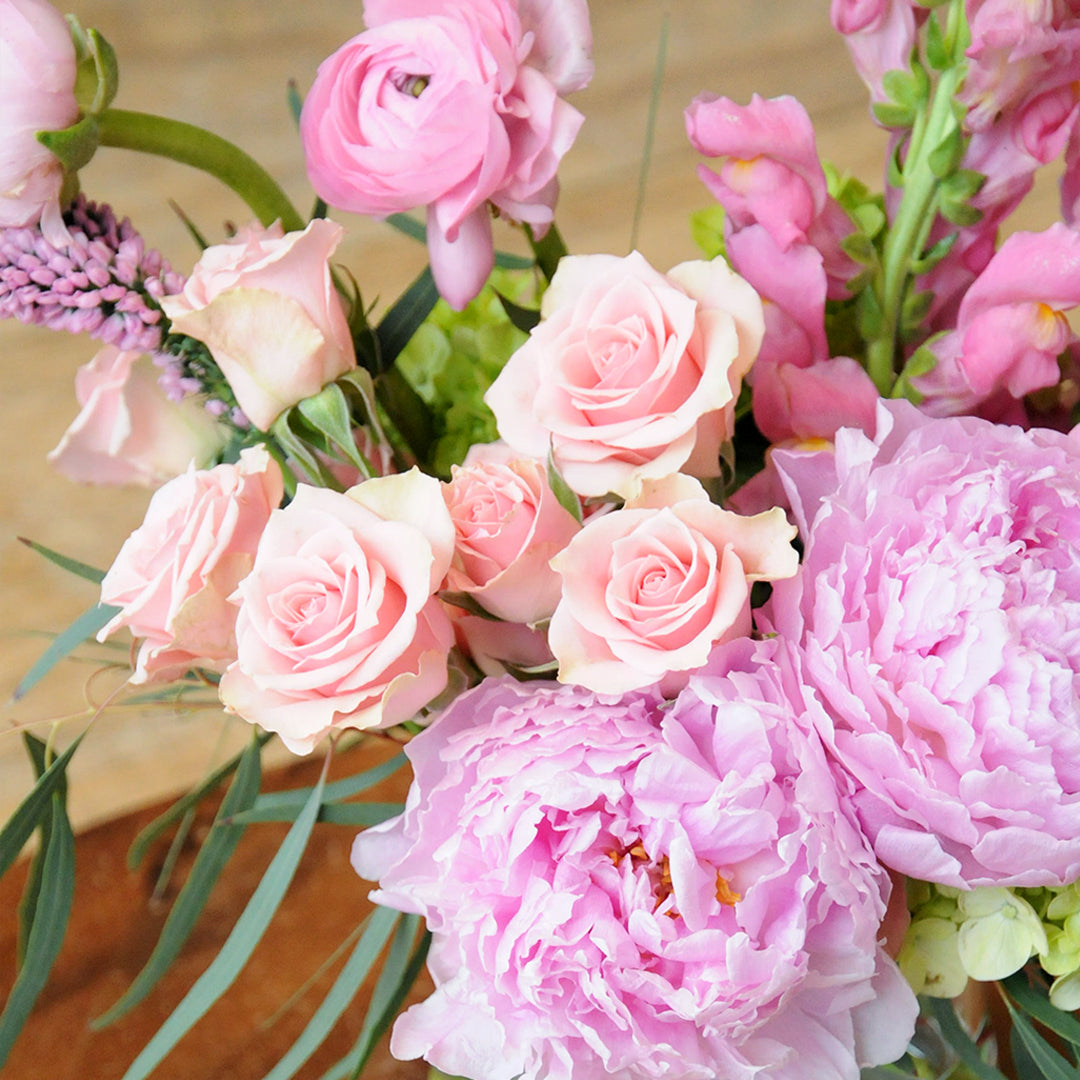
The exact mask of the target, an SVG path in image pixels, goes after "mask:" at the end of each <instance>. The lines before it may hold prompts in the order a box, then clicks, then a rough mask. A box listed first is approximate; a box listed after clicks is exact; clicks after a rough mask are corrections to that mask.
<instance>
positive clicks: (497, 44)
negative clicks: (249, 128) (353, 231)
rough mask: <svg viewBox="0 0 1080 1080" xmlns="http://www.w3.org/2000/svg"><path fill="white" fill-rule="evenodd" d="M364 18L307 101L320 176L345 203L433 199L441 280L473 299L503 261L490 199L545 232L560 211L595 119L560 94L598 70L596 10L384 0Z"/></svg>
mask: <svg viewBox="0 0 1080 1080" xmlns="http://www.w3.org/2000/svg"><path fill="white" fill-rule="evenodd" d="M365 16H366V19H367V23H368V26H369V27H370V29H368V30H366V31H365V32H364V33H362V34H359V35H358V36H356V37H354V38H353V39H352V40H350V41H348V42H346V43H345V44H344V45H343V46H342V47H341V48H340V49H339V50H338V51H337V52H336V53H334V54H333V55H332V56H331V57H329V58H328V59H327V60H325V61H324V62H323V63H322V65H321V66H320V67H319V72H318V75H317V76H316V79H315V82H314V84H313V86H312V88H311V91H310V93H309V94H308V96H307V99H306V101H305V102H304V111H303V114H302V116H301V121H300V133H301V137H302V139H303V142H304V153H305V155H306V158H307V168H308V176H309V177H310V179H311V182H312V185H313V186H314V187H315V190H316V191H318V192H319V194H320V195H321V196H322V197H323V198H324V199H325V200H326V201H327V202H328V203H330V205H331V206H336V207H340V208H341V209H343V210H351V211H354V212H356V213H362V214H371V215H373V216H376V217H385V216H386V215H387V214H392V213H397V212H400V211H405V210H411V209H413V208H415V207H421V206H426V207H427V211H428V214H427V228H428V247H429V251H430V255H431V268H432V273H433V274H434V277H435V283H436V285H437V286H438V288H439V292H440V293H441V294H442V295H443V297H444V298H445V299H446V300H447V301H448V302H449V303H450V304H451V305H452V306H453V307H455V308H458V309H460V308H462V307H464V306H465V304H467V303H468V302H469V300H471V299H472V298H473V297H474V296H475V295H476V293H477V292H479V290H480V288H481V287H482V286H483V284H484V282H485V281H486V280H487V277H488V274H490V272H491V268H492V265H493V260H494V249H493V246H492V237H491V222H490V213H489V209H488V205H487V204H488V203H489V202H490V203H491V204H493V205H494V206H495V207H497V208H498V210H499V211H501V212H502V213H504V214H506V215H507V216H508V217H510V218H513V219H514V220H517V221H525V222H528V223H529V224H531V225H533V226H536V227H537V230H538V231H540V232H542V231H543V230H544V229H545V228H546V227H547V226H548V225H550V223H551V221H552V219H553V207H554V202H555V197H556V194H557V191H558V182H557V180H556V171H557V169H558V166H559V162H560V161H561V159H562V157H563V155H564V154H565V153H566V152H567V150H569V149H570V146H571V145H572V144H573V141H574V138H575V137H576V135H577V132H578V128H579V127H580V126H581V122H582V117H581V114H580V113H578V112H577V110H575V109H574V108H572V107H571V106H570V105H568V104H567V103H566V102H565V101H564V100H563V99H562V97H560V96H559V95H560V93H561V92H563V91H564V90H569V89H574V88H577V87H579V86H581V85H583V84H584V82H586V81H587V80H588V76H589V74H591V65H590V64H589V62H588V59H587V54H588V49H589V44H590V39H589V30H588V17H587V8H586V6H585V4H584V3H583V2H582V0H577V2H573V0H562V2H560V3H558V4H554V5H547V6H546V7H545V6H544V5H540V4H537V3H535V2H529V3H521V4H520V5H519V4H518V3H515V2H514V0H483V2H479V3H477V2H469V3H466V2H465V0H376V2H369V3H368V4H366V5H365ZM531 21H535V28H534V26H532V25H530V22H531Z"/></svg>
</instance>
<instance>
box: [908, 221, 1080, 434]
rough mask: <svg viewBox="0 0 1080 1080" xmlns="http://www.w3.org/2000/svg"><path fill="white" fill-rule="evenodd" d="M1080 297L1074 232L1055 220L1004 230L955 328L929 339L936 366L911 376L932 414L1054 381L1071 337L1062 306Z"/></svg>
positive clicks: (1079, 250) (1079, 239)
mask: <svg viewBox="0 0 1080 1080" xmlns="http://www.w3.org/2000/svg"><path fill="white" fill-rule="evenodd" d="M1077 304H1080V232H1077V231H1075V230H1074V229H1071V228H1069V227H1068V226H1066V225H1063V224H1061V223H1058V224H1055V225H1052V226H1051V227H1050V228H1049V229H1046V230H1045V231H1044V232H1041V233H1028V232H1020V233H1014V234H1013V235H1012V236H1010V237H1009V238H1008V239H1007V240H1006V241H1005V243H1004V244H1002V246H1001V249H1000V250H999V251H998V253H997V254H996V255H995V256H994V257H993V258H992V259H991V260H990V262H989V263H988V264H987V266H986V269H985V270H983V272H982V273H981V274H980V275H979V277H978V278H977V279H976V280H975V282H974V284H973V285H972V286H971V287H970V288H969V289H968V290H967V292H966V293H965V294H964V298H963V300H962V301H961V303H960V308H959V312H958V315H957V320H956V328H955V329H954V330H952V331H951V332H949V333H947V334H946V335H945V336H944V337H942V338H940V339H938V340H937V341H935V342H933V344H932V345H931V348H932V349H933V352H934V353H935V355H936V356H937V358H938V363H937V366H936V367H935V368H934V370H933V371H931V372H930V373H929V374H928V375H925V376H922V377H920V378H918V379H916V380H914V385H915V387H916V389H917V390H918V391H919V392H920V393H922V394H924V395H926V398H927V400H926V401H925V402H924V404H923V407H924V409H925V410H926V411H927V412H930V413H932V414H934V415H951V414H956V413H964V412H971V411H973V410H974V409H976V408H980V407H988V408H991V409H994V408H1000V406H1001V404H1002V399H1012V400H1017V399H1020V398H1022V397H1023V396H1024V395H1025V394H1028V393H1031V391H1033V390H1039V389H1041V388H1043V387H1048V386H1053V385H1054V384H1055V383H1057V381H1058V379H1059V375H1060V371H1059V368H1058V357H1059V356H1060V355H1061V354H1062V353H1064V352H1065V351H1066V349H1067V348H1068V347H1069V346H1070V345H1071V344H1072V343H1074V342H1075V341H1076V336H1075V334H1073V332H1072V330H1071V329H1070V328H1069V324H1068V322H1067V320H1066V318H1065V314H1064V312H1065V311H1067V310H1068V309H1070V308H1073V307H1075V306H1076V305H1077Z"/></svg>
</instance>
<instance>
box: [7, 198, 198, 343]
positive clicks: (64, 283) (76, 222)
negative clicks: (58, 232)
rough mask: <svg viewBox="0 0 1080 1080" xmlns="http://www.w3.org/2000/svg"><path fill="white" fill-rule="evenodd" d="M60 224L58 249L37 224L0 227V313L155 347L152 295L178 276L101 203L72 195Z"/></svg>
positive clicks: (158, 314) (177, 286) (157, 332)
mask: <svg viewBox="0 0 1080 1080" xmlns="http://www.w3.org/2000/svg"><path fill="white" fill-rule="evenodd" d="M64 224H65V225H66V226H67V228H68V232H69V233H70V234H71V243H70V244H67V245H65V246H64V247H56V246H54V245H53V244H51V243H49V241H47V240H46V239H45V237H44V236H43V235H42V232H41V229H40V228H39V227H28V228H8V229H3V230H0V318H14V319H18V320H19V321H20V322H24V323H30V324H34V325H39V326H47V327H49V328H50V329H52V330H67V331H69V332H70V333H73V334H79V333H87V334H89V335H90V336H91V337H94V338H97V339H99V340H100V341H104V342H105V343H106V344H108V345H114V346H116V347H117V348H118V349H123V350H131V351H140V352H154V351H155V350H157V349H158V348H160V346H161V341H162V337H163V333H162V326H161V323H162V321H163V318H164V316H163V314H162V311H161V309H160V308H159V307H158V303H157V301H158V300H159V299H160V298H161V297H162V296H164V295H167V294H171V293H178V292H180V290H181V289H182V288H183V286H184V279H183V277H182V276H181V275H180V274H177V273H174V272H173V270H172V268H171V267H170V266H169V264H168V262H167V261H166V260H165V259H164V258H163V257H162V255H161V254H160V253H159V252H157V251H154V250H152V249H148V248H147V247H146V244H145V242H144V241H143V238H142V237H141V236H140V235H139V234H138V233H137V232H136V231H135V229H134V228H133V227H132V225H131V222H130V221H128V219H127V218H124V220H123V221H121V222H119V223H117V220H116V215H115V214H114V213H113V211H112V209H111V208H110V207H108V206H106V205H105V204H104V203H102V204H101V205H98V204H97V203H93V202H90V201H88V200H87V199H86V198H85V197H84V196H82V195H80V196H79V197H78V198H77V199H76V200H75V202H74V203H73V204H72V205H71V206H70V207H69V208H68V209H67V210H66V211H65V213H64Z"/></svg>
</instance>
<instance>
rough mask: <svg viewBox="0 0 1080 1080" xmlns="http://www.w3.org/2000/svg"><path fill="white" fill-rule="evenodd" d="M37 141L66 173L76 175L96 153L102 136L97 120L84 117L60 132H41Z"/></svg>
mask: <svg viewBox="0 0 1080 1080" xmlns="http://www.w3.org/2000/svg"><path fill="white" fill-rule="evenodd" d="M37 141H38V142H39V143H41V145H42V146H44V147H45V149H46V150H48V151H49V153H50V154H52V155H53V157H55V158H56V159H57V160H58V161H59V162H60V164H61V165H63V167H64V171H65V172H68V173H76V172H78V171H79V170H80V169H81V168H82V167H83V166H84V165H86V164H87V163H88V162H89V161H90V159H91V158H92V157H93V156H94V154H95V153H96V151H97V148H98V145H99V143H100V141H101V134H100V131H99V129H98V122H97V120H96V119H94V117H93V116H84V117H83V118H82V119H81V120H77V121H76V122H75V123H74V124H72V125H71V127H66V128H62V129H61V130H60V131H39V132H38V133H37Z"/></svg>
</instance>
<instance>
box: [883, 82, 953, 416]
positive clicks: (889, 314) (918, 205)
mask: <svg viewBox="0 0 1080 1080" xmlns="http://www.w3.org/2000/svg"><path fill="white" fill-rule="evenodd" d="M963 74H964V73H963V71H962V69H960V68H950V69H949V70H948V71H946V72H944V73H943V74H942V76H941V79H940V81H939V82H938V84H937V86H936V87H935V89H934V92H933V96H932V98H931V100H930V107H929V109H928V110H927V111H926V112H925V113H922V114H920V115H919V116H918V117H917V118H916V120H915V124H914V126H913V128H912V131H911V138H910V141H909V143H908V149H907V155H906V157H905V159H904V187H903V193H902V195H901V199H900V205H899V207H898V208H897V211H896V216H895V218H894V219H893V222H892V226H891V227H890V229H889V232H888V235H887V236H886V238H885V249H884V251H883V253H882V259H881V266H882V269H881V276H880V278H879V281H878V282H876V283H875V291H876V292H877V293H878V300H879V303H880V307H881V316H882V326H881V332H880V333H879V334H878V335H877V336H876V337H875V339H874V340H873V341H871V342H870V343H869V345H868V347H867V354H866V361H867V363H866V366H867V370H868V371H869V373H870V377H871V378H872V379H873V380H874V384H875V385H876V386H877V388H878V391H879V392H880V393H881V394H883V395H888V393H889V391H890V390H891V389H892V385H893V380H894V379H895V377H896V370H895V368H894V366H893V364H894V360H895V357H896V347H897V338H898V330H899V325H900V311H901V307H902V305H903V302H904V295H905V293H906V291H907V287H908V284H909V280H910V278H911V263H912V260H913V259H915V258H917V257H918V256H919V255H920V254H921V252H922V248H923V246H924V245H925V243H926V238H927V236H928V235H929V232H930V229H931V227H932V226H933V223H934V217H935V214H936V202H937V199H938V194H939V191H940V184H941V181H940V180H939V179H938V177H936V176H935V175H934V173H933V171H932V170H931V168H930V161H929V158H930V154H931V152H932V151H933V149H934V148H935V147H936V146H937V145H938V144H939V143H940V142H941V140H942V138H943V137H944V136H945V135H946V134H947V133H948V130H949V125H950V124H953V123H955V119H954V118H953V95H954V94H955V93H956V91H957V89H958V88H959V85H960V82H961V80H962V79H963Z"/></svg>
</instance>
